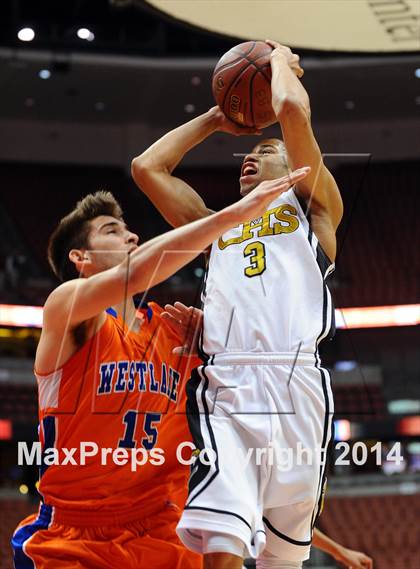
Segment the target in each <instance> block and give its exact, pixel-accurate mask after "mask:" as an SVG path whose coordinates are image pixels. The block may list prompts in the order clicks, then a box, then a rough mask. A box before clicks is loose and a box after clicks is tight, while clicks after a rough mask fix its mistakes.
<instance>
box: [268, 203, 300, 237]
mask: <svg viewBox="0 0 420 569" xmlns="http://www.w3.org/2000/svg"><path fill="white" fill-rule="evenodd" d="M274 215H275V217H276V219H277V220H278V221H282V222H285V223H287V225H282V224H281V223H275V224H274V235H279V233H293V231H296V229H297V228H298V227H299V220H298V219H297V217H295V216H296V215H297V211H296V208H295V207H293V206H292V205H289V204H285V205H281V206H280V207H278V208H277V209H276V211H275V213H274Z"/></svg>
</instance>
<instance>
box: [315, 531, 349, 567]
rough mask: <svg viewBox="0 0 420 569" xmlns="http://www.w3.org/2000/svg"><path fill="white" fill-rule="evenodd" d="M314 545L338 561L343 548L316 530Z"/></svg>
mask: <svg viewBox="0 0 420 569" xmlns="http://www.w3.org/2000/svg"><path fill="white" fill-rule="evenodd" d="M312 545H313V546H314V547H317V548H318V549H321V551H325V553H328V554H329V555H331V556H332V557H334V559H338V558H339V557H340V553H341V550H342V546H341V545H340V544H339V543H337V542H336V541H334V540H333V539H331V538H329V537H328V536H326V535H325V534H324V533H322V532H321V531H319V529H316V528H315V529H314V534H313V537H312Z"/></svg>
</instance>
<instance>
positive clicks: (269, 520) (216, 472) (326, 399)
mask: <svg viewBox="0 0 420 569" xmlns="http://www.w3.org/2000/svg"><path fill="white" fill-rule="evenodd" d="M187 392H188V403H187V413H188V421H189V425H190V430H191V434H192V436H193V440H194V442H195V445H196V447H197V449H200V450H202V449H211V450H208V451H207V452H204V451H202V452H201V456H200V457H198V456H197V457H196V459H195V463H194V464H193V466H192V469H191V476H190V481H189V495H188V500H187V503H186V506H185V510H184V512H183V514H182V517H181V520H180V522H179V524H178V528H177V531H178V535H179V537H180V538H181V540H182V541H183V542H184V544H185V545H186V546H187V547H189V548H190V549H192V550H193V551H196V552H198V553H202V538H201V534H200V532H201V531H212V532H216V533H223V534H228V535H233V536H235V537H238V538H239V539H241V540H242V541H243V542H244V544H245V551H246V553H245V555H246V556H251V557H254V558H255V557H258V555H259V554H260V553H261V552H262V551H263V550H264V549H266V550H267V551H269V552H270V553H271V554H272V555H275V556H278V557H282V558H283V559H288V560H290V561H303V560H305V559H307V558H308V557H309V551H310V544H311V537H312V529H313V525H314V523H315V520H316V518H317V516H318V514H319V512H320V509H321V503H322V494H323V488H324V482H325V480H324V477H325V476H324V475H325V455H326V450H327V447H328V444H329V441H330V438H331V423H332V414H333V410H334V409H333V400H332V393H331V386H330V377H329V374H328V372H327V371H326V370H325V369H322V368H317V367H315V358H314V356H313V355H312V354H300V355H299V357H298V359H297V360H296V361H295V354H258V355H254V354H251V355H250V354H249V353H247V354H240V353H239V354H238V353H235V354H231V353H230V354H220V355H216V356H212V357H211V358H210V360H209V362H208V363H207V364H205V365H203V366H200V367H199V368H197V370H194V372H193V375H192V377H191V379H190V381H189V382H188V384H187ZM206 462H207V463H208V462H210V464H205V463H206Z"/></svg>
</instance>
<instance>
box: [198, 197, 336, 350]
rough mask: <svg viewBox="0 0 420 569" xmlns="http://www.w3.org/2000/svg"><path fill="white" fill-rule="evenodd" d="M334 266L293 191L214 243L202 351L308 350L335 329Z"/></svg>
mask: <svg viewBox="0 0 420 569" xmlns="http://www.w3.org/2000/svg"><path fill="white" fill-rule="evenodd" d="M333 269H334V265H333V264H332V263H331V262H330V261H329V260H328V258H327V256H326V255H325V253H324V252H323V250H322V249H321V247H320V245H319V243H318V240H317V238H316V236H315V235H314V233H313V232H312V230H311V227H310V223H309V221H308V219H307V218H306V216H305V213H304V211H303V209H302V206H301V204H300V203H299V200H298V199H297V197H296V194H295V192H294V190H293V188H291V189H290V190H288V191H287V192H285V193H283V194H282V195H281V196H279V197H278V198H277V199H276V200H275V201H274V202H273V203H272V204H270V206H269V208H268V210H267V211H266V212H265V214H264V215H263V216H262V217H261V218H259V219H256V220H253V221H250V222H247V223H243V224H241V225H239V226H237V227H234V228H233V229H231V230H230V231H228V232H226V233H224V234H223V235H222V236H221V237H220V239H219V240H218V241H215V242H214V243H213V245H212V249H211V255H210V261H209V266H208V273H207V278H206V282H205V287H204V290H203V304H204V308H203V309H204V329H203V337H202V344H201V347H202V351H203V356H206V357H210V356H212V355H214V354H220V353H226V352H251V353H258V352H277V353H285V352H288V353H289V352H293V353H297V352H311V353H313V354H316V355H317V348H318V344H319V343H320V342H321V341H322V340H323V339H325V338H327V337H331V336H332V334H333V333H334V308H333V304H332V301H331V295H330V292H329V290H328V288H327V286H326V284H325V279H326V277H327V276H328V275H329V274H330V273H331V272H332V270H333Z"/></svg>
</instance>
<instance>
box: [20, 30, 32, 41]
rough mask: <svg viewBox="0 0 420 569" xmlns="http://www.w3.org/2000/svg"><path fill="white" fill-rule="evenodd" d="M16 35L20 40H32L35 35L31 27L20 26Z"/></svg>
mask: <svg viewBox="0 0 420 569" xmlns="http://www.w3.org/2000/svg"><path fill="white" fill-rule="evenodd" d="M17 37H18V38H19V39H20V41H32V40H33V39H34V37H35V32H34V30H33V29H32V28H22V29H21V30H19V31H18V34H17Z"/></svg>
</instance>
